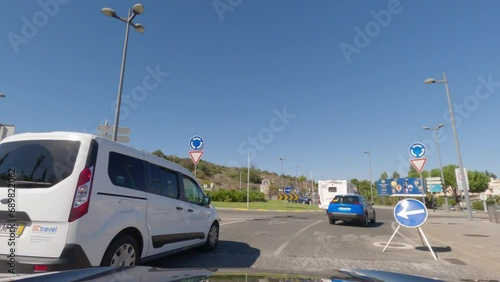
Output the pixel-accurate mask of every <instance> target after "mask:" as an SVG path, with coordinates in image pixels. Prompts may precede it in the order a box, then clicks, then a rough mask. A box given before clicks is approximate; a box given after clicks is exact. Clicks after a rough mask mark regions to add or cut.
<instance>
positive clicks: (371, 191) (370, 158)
mask: <svg viewBox="0 0 500 282" xmlns="http://www.w3.org/2000/svg"><path fill="white" fill-rule="evenodd" d="M363 153H365V154H367V155H368V166H369V167H370V194H371V198H372V203H375V202H374V201H373V181H372V155H371V154H370V152H369V151H364V152H363Z"/></svg>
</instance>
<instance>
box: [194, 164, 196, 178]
mask: <svg viewBox="0 0 500 282" xmlns="http://www.w3.org/2000/svg"><path fill="white" fill-rule="evenodd" d="M194 178H196V164H194Z"/></svg>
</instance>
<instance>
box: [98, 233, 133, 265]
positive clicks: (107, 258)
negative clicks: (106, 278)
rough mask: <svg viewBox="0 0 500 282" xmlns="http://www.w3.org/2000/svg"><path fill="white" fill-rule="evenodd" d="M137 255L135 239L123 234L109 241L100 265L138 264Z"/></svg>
mask: <svg viewBox="0 0 500 282" xmlns="http://www.w3.org/2000/svg"><path fill="white" fill-rule="evenodd" d="M127 252H128V253H129V254H127ZM139 257H140V254H139V247H138V245H137V241H136V240H135V239H134V238H133V237H131V236H129V235H123V236H120V237H118V238H115V239H114V240H113V241H111V244H109V246H108V248H107V249H106V252H105V253H104V256H103V258H102V262H101V266H133V265H138V264H139Z"/></svg>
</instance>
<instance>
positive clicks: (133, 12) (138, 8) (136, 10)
mask: <svg viewBox="0 0 500 282" xmlns="http://www.w3.org/2000/svg"><path fill="white" fill-rule="evenodd" d="M101 12H102V13H103V14H104V15H106V16H108V17H112V18H115V19H118V20H120V21H122V22H125V23H126V28H125V43H124V44H123V56H122V66H121V71H120V82H119V83H118V98H117V99H116V111H115V124H114V125H113V141H115V142H116V137H117V134H118V121H119V119H120V105H121V101H122V89H123V75H124V73H125V62H126V60H127V46H128V31H129V27H130V26H133V27H134V28H135V30H137V31H138V32H141V33H142V32H144V27H143V26H142V25H141V24H139V23H133V22H132V20H133V19H134V18H135V16H137V15H140V14H142V13H143V12H144V6H143V5H142V4H135V5H134V7H133V8H132V9H129V10H128V17H127V18H126V19H124V18H122V17H120V16H118V15H117V14H116V12H115V10H113V9H111V8H102V9H101Z"/></svg>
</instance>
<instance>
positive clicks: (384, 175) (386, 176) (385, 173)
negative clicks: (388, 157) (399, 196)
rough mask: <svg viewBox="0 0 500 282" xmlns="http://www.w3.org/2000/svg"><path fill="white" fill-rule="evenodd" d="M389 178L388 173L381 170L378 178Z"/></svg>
mask: <svg viewBox="0 0 500 282" xmlns="http://www.w3.org/2000/svg"><path fill="white" fill-rule="evenodd" d="M387 178H389V175H388V174H387V172H385V171H384V172H382V174H381V175H380V179H387Z"/></svg>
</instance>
